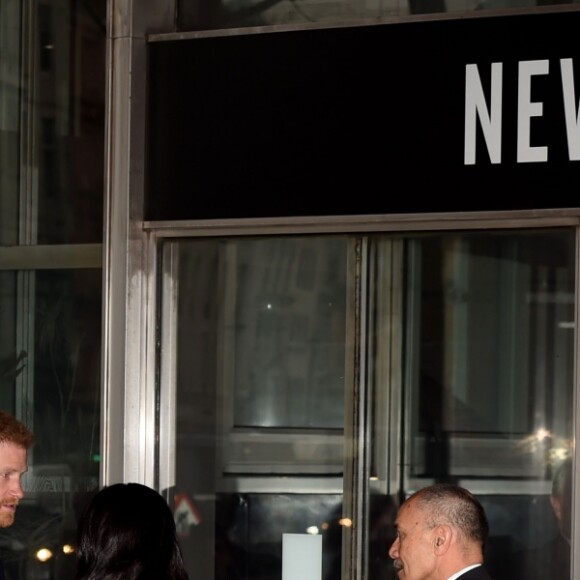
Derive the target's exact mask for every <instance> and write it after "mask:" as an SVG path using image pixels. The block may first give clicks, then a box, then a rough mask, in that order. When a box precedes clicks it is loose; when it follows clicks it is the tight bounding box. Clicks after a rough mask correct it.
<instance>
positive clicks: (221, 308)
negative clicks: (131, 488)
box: [159, 228, 576, 580]
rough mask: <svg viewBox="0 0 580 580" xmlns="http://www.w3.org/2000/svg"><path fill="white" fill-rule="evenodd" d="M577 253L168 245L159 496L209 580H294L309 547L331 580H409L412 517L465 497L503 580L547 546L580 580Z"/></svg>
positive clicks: (486, 244)
mask: <svg viewBox="0 0 580 580" xmlns="http://www.w3.org/2000/svg"><path fill="white" fill-rule="evenodd" d="M575 236H576V233H575V229H574V228H554V229H549V228H542V229H535V230H514V229H509V230H489V229H485V230H483V229H481V230H474V231H446V232H440V231H439V232H425V233H421V232H419V233H418V232H410V233H379V232H378V233H370V234H369V233H365V234H364V235H362V234H361V235H355V234H352V235H293V236H272V235H268V236H255V237H251V236H246V237H214V238H183V239H170V238H167V239H164V240H162V242H161V252H160V256H161V262H162V267H161V268H160V269H159V271H160V272H162V278H161V280H160V288H161V297H162V298H161V302H160V304H161V314H162V316H161V323H160V325H159V328H160V340H159V344H160V345H161V349H160V369H161V390H160V393H159V396H160V405H159V408H160V421H161V430H160V433H161V436H162V437H161V441H160V442H161V447H160V456H159V458H160V466H161V469H160V488H161V489H162V491H164V492H166V494H167V496H168V499H170V500H171V501H172V502H173V505H174V510H175V516H176V521H177V524H178V529H179V533H180V541H181V543H182V547H183V550H184V555H185V559H186V562H187V564H188V566H189V567H190V571H191V573H192V575H195V576H196V577H197V578H204V579H207V580H217V579H238V578H239V579H248V580H250V579H251V580H256V579H272V580H274V579H275V580H278V579H281V578H282V570H283V568H284V566H285V565H286V563H285V550H284V545H285V543H284V541H285V539H287V538H288V535H289V534H291V535H293V536H294V535H298V537H300V538H307V537H309V536H310V537H314V538H318V539H317V540H316V542H317V543H314V544H313V545H314V546H315V548H314V549H313V550H314V554H315V556H316V555H317V557H315V558H314V560H313V563H312V566H314V567H316V570H318V571H319V576H317V577H320V578H321V579H325V580H335V579H340V578H343V579H345V580H346V579H349V580H350V579H359V578H360V579H363V578H364V579H365V580H367V579H368V580H374V579H377V580H378V579H381V580H385V579H387V580H390V579H394V578H395V573H394V569H393V566H392V562H391V561H390V559H389V557H388V549H389V546H390V544H391V542H392V541H393V539H394V529H393V522H394V518H395V516H396V511H397V508H398V506H399V504H400V502H401V501H402V500H403V499H404V498H405V497H406V495H407V494H408V493H410V492H412V491H414V490H416V489H418V488H420V487H422V486H424V485H428V484H430V483H432V482H434V481H451V482H456V483H459V484H461V485H463V486H465V487H467V488H469V489H470V490H471V491H473V492H474V493H476V494H477V495H478V496H479V497H480V499H481V501H482V503H483V504H484V507H485V508H486V510H487V514H488V518H489V520H490V524H491V538H490V541H489V545H488V546H487V558H488V567H489V568H490V570H491V571H492V574H493V576H494V577H495V578H496V579H498V578H506V579H507V578H510V579H517V578H522V579H523V578H529V574H530V572H529V570H526V569H523V568H522V563H524V564H525V563H530V564H531V565H532V566H538V564H537V561H540V560H541V559H542V557H543V556H542V554H544V552H543V550H544V549H545V547H544V544H545V543H550V544H555V545H557V547H556V549H558V550H560V552H559V553H560V554H564V556H563V557H560V558H558V559H557V560H556V559H554V558H548V559H545V562H546V563H550V562H553V561H558V562H560V563H562V565H563V571H559V572H550V574H551V575H552V576H554V575H555V574H560V575H558V576H557V577H568V576H569V575H570V568H569V561H570V545H569V541H570V534H571V531H570V527H571V526H570V522H569V521H568V520H569V518H565V517H563V515H564V514H567V513H570V509H569V508H566V506H568V505H569V504H568V503H566V502H569V501H570V497H571V494H570V483H569V482H568V483H566V478H565V477H564V478H563V480H562V481H563V483H562V484H560V483H558V482H559V481H560V480H559V477H560V474H566V473H568V472H567V471H566V470H567V469H568V466H569V465H570V462H571V460H572V458H573V447H574V439H573V433H574V426H573V367H574V364H573V361H574V350H573V348H574V329H575V260H576V257H575ZM553 482H555V483H554V485H553ZM546 549H547V548H546ZM208 556H209V557H208ZM566 557H567V561H566ZM317 558H318V559H317ZM562 574H563V575H562Z"/></svg>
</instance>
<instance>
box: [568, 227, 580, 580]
mask: <svg viewBox="0 0 580 580" xmlns="http://www.w3.org/2000/svg"><path fill="white" fill-rule="evenodd" d="M575 258H576V259H575V261H574V263H575V276H574V363H573V364H574V374H573V376H574V393H573V413H572V415H573V425H574V440H575V441H580V425H579V424H578V416H579V415H578V404H579V402H580V397H579V395H578V389H579V388H580V365H579V364H578V360H579V357H580V340H579V337H578V330H579V329H578V326H579V324H580V319H579V316H578V308H579V303H580V296H579V295H580V227H576V245H575ZM579 462H580V447H579V446H578V445H575V446H574V461H573V466H572V490H573V493H572V505H571V506H570V509H571V510H572V516H573V517H572V536H571V539H570V540H571V541H570V549H571V554H570V579H571V580H573V579H574V578H577V577H578V575H579V574H580V543H579V542H577V541H576V538H578V530H580V501H578V498H579V497H580V478H579V477H578V465H579V464H580V463H579Z"/></svg>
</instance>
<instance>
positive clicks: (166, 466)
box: [157, 242, 179, 501]
mask: <svg viewBox="0 0 580 580" xmlns="http://www.w3.org/2000/svg"><path fill="white" fill-rule="evenodd" d="M178 252H179V246H178V244H177V243H176V242H165V243H164V244H163V247H162V250H161V253H162V261H161V268H162V272H161V280H160V286H161V288H160V290H161V292H160V294H161V296H160V297H159V300H158V305H159V310H160V317H161V320H160V321H159V325H158V326H159V328H160V336H159V340H158V344H159V345H160V346H159V351H160V352H159V353H158V368H159V369H160V370H159V377H158V381H157V382H158V384H157V391H158V401H159V403H158V405H159V482H158V483H159V489H160V490H162V491H165V492H166V493H167V492H168V491H169V490H171V489H172V488H173V487H174V486H175V436H176V433H175V430H176V418H175V417H176V361H177V307H178V299H179V278H178ZM166 499H167V500H168V501H170V498H169V497H166Z"/></svg>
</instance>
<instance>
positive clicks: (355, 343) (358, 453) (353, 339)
mask: <svg viewBox="0 0 580 580" xmlns="http://www.w3.org/2000/svg"><path fill="white" fill-rule="evenodd" d="M368 248H369V244H368V239H367V238H356V239H353V240H352V241H351V242H350V244H349V252H348V266H347V272H348V274H347V276H348V305H349V307H348V309H347V337H348V338H347V353H346V359H347V362H346V377H347V383H346V384H347V388H346V395H345V397H346V399H345V432H344V435H345V464H344V483H343V485H344V491H343V517H344V518H348V519H350V520H351V521H352V526H350V527H344V528H343V543H342V553H343V567H342V578H343V579H345V580H365V578H366V568H367V557H366V554H367V540H368V495H369V486H368V482H369V475H370V469H369V465H370V461H369V455H370V445H369V444H368V443H369V410H370V408H369V405H370V402H369V396H368V393H369V383H368V361H369V358H368V356H369V355H368V321H369V317H368V309H369V298H370V297H369V294H368V292H369V279H368V276H369V250H368Z"/></svg>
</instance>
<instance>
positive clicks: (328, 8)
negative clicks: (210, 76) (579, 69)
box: [177, 0, 576, 32]
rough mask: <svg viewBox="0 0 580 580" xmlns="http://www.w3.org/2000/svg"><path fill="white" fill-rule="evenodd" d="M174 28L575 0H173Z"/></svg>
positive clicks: (323, 21)
mask: <svg viewBox="0 0 580 580" xmlns="http://www.w3.org/2000/svg"><path fill="white" fill-rule="evenodd" d="M178 4H179V8H178V14H179V17H178V22H177V29H178V31H180V32H181V31H187V32H190V31H199V30H219V29H230V28H245V27H255V26H260V27H261V26H279V25H288V26H293V27H320V26H327V25H329V24H330V25H337V24H345V23H347V24H357V23H368V22H374V21H376V22H381V21H388V20H393V19H395V20H397V19H403V18H404V19H409V18H411V19H412V18H424V15H439V16H441V17H444V18H448V17H460V16H461V17H465V16H467V17H469V16H470V15H471V16H481V14H482V12H483V13H485V12H488V13H491V12H494V13H497V12H498V11H504V12H506V13H510V12H518V11H521V12H526V11H527V12H529V11H530V10H531V9H535V8H537V7H539V6H550V5H556V6H557V5H560V6H561V5H573V4H576V2H575V0H334V1H331V0H179V2H178Z"/></svg>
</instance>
